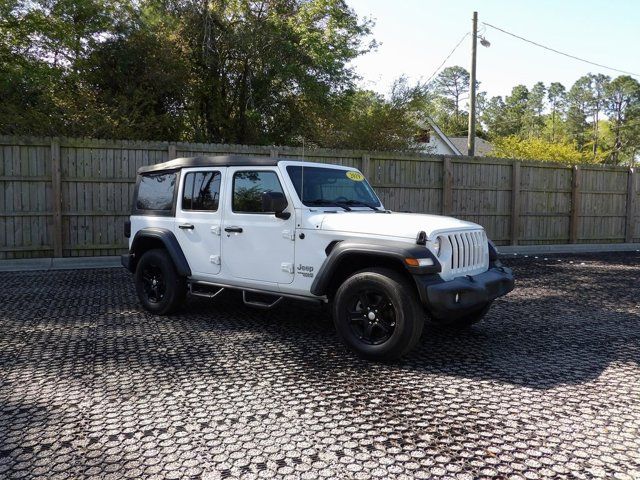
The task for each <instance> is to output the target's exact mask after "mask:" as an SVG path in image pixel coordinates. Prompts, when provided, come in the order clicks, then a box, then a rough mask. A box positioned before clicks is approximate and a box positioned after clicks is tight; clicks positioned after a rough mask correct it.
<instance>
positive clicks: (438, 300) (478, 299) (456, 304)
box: [414, 266, 514, 322]
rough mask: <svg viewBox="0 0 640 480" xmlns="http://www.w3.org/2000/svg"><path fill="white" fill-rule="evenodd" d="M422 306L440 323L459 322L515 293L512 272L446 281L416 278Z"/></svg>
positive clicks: (502, 269)
mask: <svg viewBox="0 0 640 480" xmlns="http://www.w3.org/2000/svg"><path fill="white" fill-rule="evenodd" d="M414 278H415V280H416V285H417V286H418V292H419V294H420V299H421V300H422V303H423V304H424V306H425V307H426V308H427V310H428V311H429V313H431V316H432V317H433V318H434V319H435V320H436V321H442V322H446V321H448V320H456V319H458V318H461V317H464V316H466V315H468V314H470V313H473V312H475V311H477V310H478V309H480V308H482V307H484V306H485V305H486V304H488V303H489V302H491V301H493V300H495V299H496V298H498V297H501V296H503V295H506V294H507V293H509V292H510V291H511V290H513V286H514V280H513V272H512V271H511V269H510V268H507V267H502V266H494V267H492V268H490V269H489V270H487V271H486V272H484V273H481V274H479V275H474V276H471V275H468V276H466V277H458V278H454V279H453V280H450V281H448V282H447V281H444V280H442V279H441V278H440V277H439V276H437V275H416V276H415V277H414Z"/></svg>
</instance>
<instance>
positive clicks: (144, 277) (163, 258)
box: [135, 248, 187, 315]
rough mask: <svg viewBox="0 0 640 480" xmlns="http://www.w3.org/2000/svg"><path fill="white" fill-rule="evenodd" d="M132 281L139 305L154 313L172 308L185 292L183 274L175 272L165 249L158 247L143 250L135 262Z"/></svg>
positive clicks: (180, 300) (177, 303)
mask: <svg viewBox="0 0 640 480" xmlns="http://www.w3.org/2000/svg"><path fill="white" fill-rule="evenodd" d="M135 284H136V292H137V293H138V299H139V300H140V303H141V304H142V306H143V307H144V308H145V310H147V311H149V312H151V313H154V314H156V315H166V314H168V313H172V312H174V311H175V310H176V309H177V308H178V307H180V305H182V303H183V302H184V299H185V297H186V295H187V282H186V278H184V277H182V276H180V275H178V272H177V271H176V267H175V265H174V264H173V261H172V260H171V257H170V256H169V254H168V252H167V251H166V250H164V249H160V248H155V249H153V250H148V251H146V252H145V253H144V254H142V257H140V261H139V262H138V265H137V266H136V271H135Z"/></svg>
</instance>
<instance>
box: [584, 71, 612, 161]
mask: <svg viewBox="0 0 640 480" xmlns="http://www.w3.org/2000/svg"><path fill="white" fill-rule="evenodd" d="M587 77H588V78H589V79H590V80H591V99H590V103H591V117H592V119H593V122H592V125H593V158H596V157H597V154H598V133H599V132H598V129H599V120H600V113H601V112H602V110H603V109H604V105H605V91H606V89H607V85H608V84H609V82H610V81H611V78H610V77H608V76H607V75H602V74H597V75H594V74H589V75H587Z"/></svg>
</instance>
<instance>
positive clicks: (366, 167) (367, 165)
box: [362, 155, 373, 182]
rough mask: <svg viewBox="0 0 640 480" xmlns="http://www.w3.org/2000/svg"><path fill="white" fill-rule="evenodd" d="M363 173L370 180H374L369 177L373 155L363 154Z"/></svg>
mask: <svg viewBox="0 0 640 480" xmlns="http://www.w3.org/2000/svg"><path fill="white" fill-rule="evenodd" d="M362 174H363V175H364V176H365V178H367V179H368V180H369V181H370V182H373V180H372V179H370V178H369V177H370V175H371V157H370V156H369V155H362Z"/></svg>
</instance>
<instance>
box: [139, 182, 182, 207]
mask: <svg viewBox="0 0 640 480" xmlns="http://www.w3.org/2000/svg"><path fill="white" fill-rule="evenodd" d="M175 187H176V172H162V173H151V174H146V175H142V176H141V178H140V183H139V185H138V198H137V199H136V209H137V210H155V211H165V212H170V211H171V209H172V207H173V192H174V190H175Z"/></svg>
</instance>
